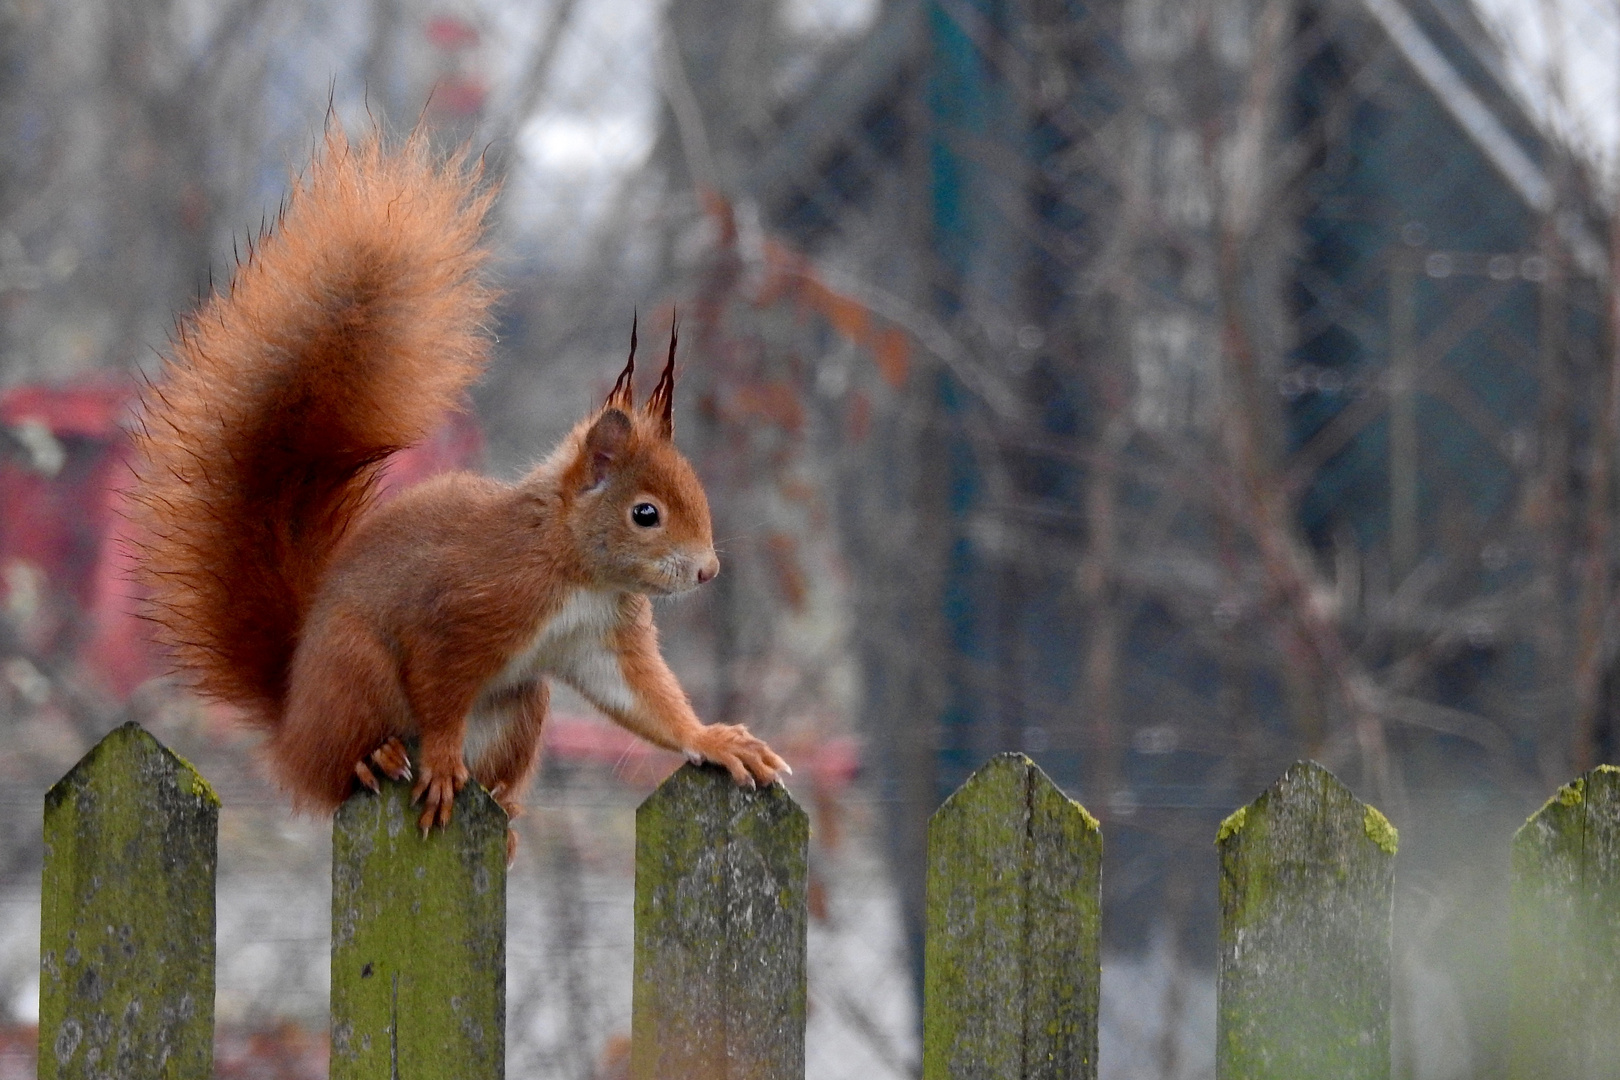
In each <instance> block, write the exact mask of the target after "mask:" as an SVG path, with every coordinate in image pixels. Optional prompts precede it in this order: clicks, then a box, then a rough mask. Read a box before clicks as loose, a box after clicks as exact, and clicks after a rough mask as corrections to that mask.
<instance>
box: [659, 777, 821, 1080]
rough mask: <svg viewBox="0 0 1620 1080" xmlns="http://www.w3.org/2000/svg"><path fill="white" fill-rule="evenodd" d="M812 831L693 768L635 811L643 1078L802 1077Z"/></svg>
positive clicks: (797, 816)
mask: <svg viewBox="0 0 1620 1080" xmlns="http://www.w3.org/2000/svg"><path fill="white" fill-rule="evenodd" d="M809 839H810V827H809V822H808V819H807V818H806V817H805V814H804V811H803V810H801V809H800V808H799V806H798V804H797V803H795V802H794V801H793V798H792V796H790V795H789V794H788V793H787V792H786V791H785V790H783V788H781V787H780V786H773V787H770V788H766V789H764V790H762V791H745V790H743V789H741V788H739V787H737V785H736V784H734V783H732V781H731V778H730V777H729V776H727V775H726V773H725V771H724V770H721V769H717V768H713V767H708V768H696V767H693V766H691V765H686V766H682V767H681V769H680V770H679V771H678V772H676V773H675V775H674V776H671V777H670V778H669V779H668V780H666V781H664V783H663V785H662V786H660V787H659V789H658V790H657V791H655V792H653V794H652V795H650V796H649V797H648V798H647V801H646V802H644V803H642V804H641V808H640V809H639V810H638V811H637V812H636V930H635V934H636V939H635V986H634V989H633V991H632V995H631V1013H632V1019H631V1052H630V1074H631V1076H632V1077H634V1078H636V1080H789V1078H791V1080H802V1078H803V1076H804V1023H805V1005H806V983H805V930H806V919H805V904H806V898H807V891H806V890H807V875H808V858H809V850H808V848H809Z"/></svg>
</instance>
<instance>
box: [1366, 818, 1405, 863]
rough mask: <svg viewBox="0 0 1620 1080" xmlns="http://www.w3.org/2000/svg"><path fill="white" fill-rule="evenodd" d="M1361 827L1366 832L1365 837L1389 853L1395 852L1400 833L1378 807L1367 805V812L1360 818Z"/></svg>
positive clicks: (1399, 841) (1398, 844) (1399, 840)
mask: <svg viewBox="0 0 1620 1080" xmlns="http://www.w3.org/2000/svg"><path fill="white" fill-rule="evenodd" d="M1361 827H1362V830H1363V831H1364V832H1366V834H1367V839H1369V840H1371V841H1372V842H1373V843H1375V844H1377V845H1378V846H1379V847H1381V848H1383V849H1384V850H1385V851H1387V852H1389V853H1390V854H1391V855H1393V854H1395V849H1396V848H1398V847H1399V846H1400V843H1401V834H1400V832H1399V830H1397V829H1396V828H1395V826H1393V825H1391V824H1390V823H1389V818H1387V817H1385V816H1384V815H1383V813H1382V812H1381V811H1380V810H1379V809H1378V807H1376V806H1369V807H1367V813H1366V814H1365V815H1364V816H1363V818H1362V821H1361Z"/></svg>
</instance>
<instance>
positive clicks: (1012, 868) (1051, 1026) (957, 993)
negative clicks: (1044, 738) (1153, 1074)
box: [923, 754, 1102, 1080]
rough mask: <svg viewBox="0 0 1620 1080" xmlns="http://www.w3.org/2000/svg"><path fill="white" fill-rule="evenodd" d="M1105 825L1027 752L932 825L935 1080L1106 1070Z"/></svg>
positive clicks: (930, 1043) (1087, 1074)
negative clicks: (1101, 1065)
mask: <svg viewBox="0 0 1620 1080" xmlns="http://www.w3.org/2000/svg"><path fill="white" fill-rule="evenodd" d="M1101 866H1102V834H1101V832H1100V831H1099V829H1098V826H1097V821H1096V819H1095V818H1093V817H1092V816H1091V815H1090V814H1089V813H1087V812H1086V810H1085V808H1084V807H1083V806H1081V805H1080V804H1079V803H1076V802H1074V801H1072V800H1070V799H1069V798H1067V797H1065V796H1064V794H1063V793H1062V792H1061V791H1060V790H1058V788H1057V785H1055V784H1053V783H1052V781H1051V780H1050V779H1049V778H1048V777H1047V776H1046V774H1045V773H1044V772H1042V771H1041V770H1040V768H1039V767H1037V766H1036V765H1035V763H1034V762H1033V761H1031V760H1030V759H1029V758H1027V757H1025V756H1024V755H1022V754H1001V755H999V756H997V757H995V758H993V759H991V761H990V762H989V763H988V764H986V765H985V766H984V767H983V768H981V769H980V770H979V771H978V772H976V773H974V774H973V775H972V776H971V777H969V778H968V780H967V782H966V783H965V784H963V785H962V786H961V788H959V789H958V790H957V791H956V793H955V794H953V795H952V796H951V797H950V798H949V799H947V800H946V801H945V804H944V805H943V806H941V807H940V808H939V810H938V811H937V812H936V813H935V814H934V817H933V820H932V821H931V822H930V823H929V828H928V903H927V911H928V927H927V944H926V947H925V959H924V986H925V991H924V993H925V1004H924V1018H923V1076H924V1078H925V1080H946V1078H951V1080H969V1078H973V1080H978V1078H983V1080H994V1078H1000V1077H1019V1078H1022V1080H1036V1078H1040V1080H1046V1078H1052V1080H1056V1078H1060V1077H1061V1078H1065V1080H1067V1078H1084V1080H1090V1078H1093V1077H1095V1076H1096V1075H1097V1000H1098V997H1097V995H1098V983H1099V979H1100V966H1099V964H1100V957H1099V952H1098V949H1099V917H1100V895H1101V894H1100V882H1101Z"/></svg>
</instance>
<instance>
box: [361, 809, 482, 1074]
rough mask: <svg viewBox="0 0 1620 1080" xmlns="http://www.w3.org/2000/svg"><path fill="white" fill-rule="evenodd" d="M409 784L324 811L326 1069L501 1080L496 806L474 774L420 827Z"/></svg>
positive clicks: (364, 1072) (363, 1072) (362, 1072)
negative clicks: (438, 815)
mask: <svg viewBox="0 0 1620 1080" xmlns="http://www.w3.org/2000/svg"><path fill="white" fill-rule="evenodd" d="M416 819H417V809H416V808H413V807H412V806H411V805H410V786H409V785H408V784H403V783H394V782H385V783H384V784H383V790H382V794H381V795H373V794H371V793H370V792H361V793H360V794H357V795H355V796H353V797H352V798H350V799H349V801H348V802H346V803H344V804H343V806H342V808H341V809H339V810H338V812H337V817H336V819H335V820H334V821H333V823H332V1071H331V1075H332V1078H333V1080H416V1078H421V1080H429V1078H433V1077H455V1078H456V1080H503V1077H504V1072H505V1067H506V1066H505V1061H506V828H507V818H506V813H505V812H504V811H503V810H502V809H501V808H500V807H499V806H498V805H496V803H495V801H494V800H493V799H491V798H490V797H489V796H488V795H487V794H486V793H485V792H484V790H483V788H481V787H479V786H478V784H477V783H476V782H469V783H468V784H467V786H466V787H464V788H463V789H462V790H461V793H460V794H459V795H457V796H456V803H455V814H454V817H453V818H452V820H451V822H450V825H449V827H447V828H444V829H435V830H434V831H433V832H432V833H430V834H429V835H428V836H427V837H426V838H423V836H422V834H421V832H420V831H419V830H418V829H417V826H416Z"/></svg>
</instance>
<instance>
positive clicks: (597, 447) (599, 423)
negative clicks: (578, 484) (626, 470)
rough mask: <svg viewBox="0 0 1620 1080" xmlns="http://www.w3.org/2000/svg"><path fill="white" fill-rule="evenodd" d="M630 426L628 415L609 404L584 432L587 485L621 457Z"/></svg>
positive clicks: (604, 476)
mask: <svg viewBox="0 0 1620 1080" xmlns="http://www.w3.org/2000/svg"><path fill="white" fill-rule="evenodd" d="M631 431H632V426H631V423H630V418H629V417H628V416H626V415H625V414H624V412H623V411H622V410H620V409H615V408H608V409H605V410H603V412H602V415H601V416H599V417H597V418H596V423H594V424H592V425H591V430H590V431H588V432H586V433H585V452H584V458H585V462H586V474H587V475H588V476H589V477H590V483H589V484H588V485H587V486H588V487H596V486H597V485H598V484H600V483H601V482H602V481H604V480H606V479H607V477H608V473H610V472H612V471H613V464H614V462H616V461H618V460H619V459H621V458H623V457H624V454H625V451H626V450H628V449H629V447H630V435H631Z"/></svg>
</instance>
